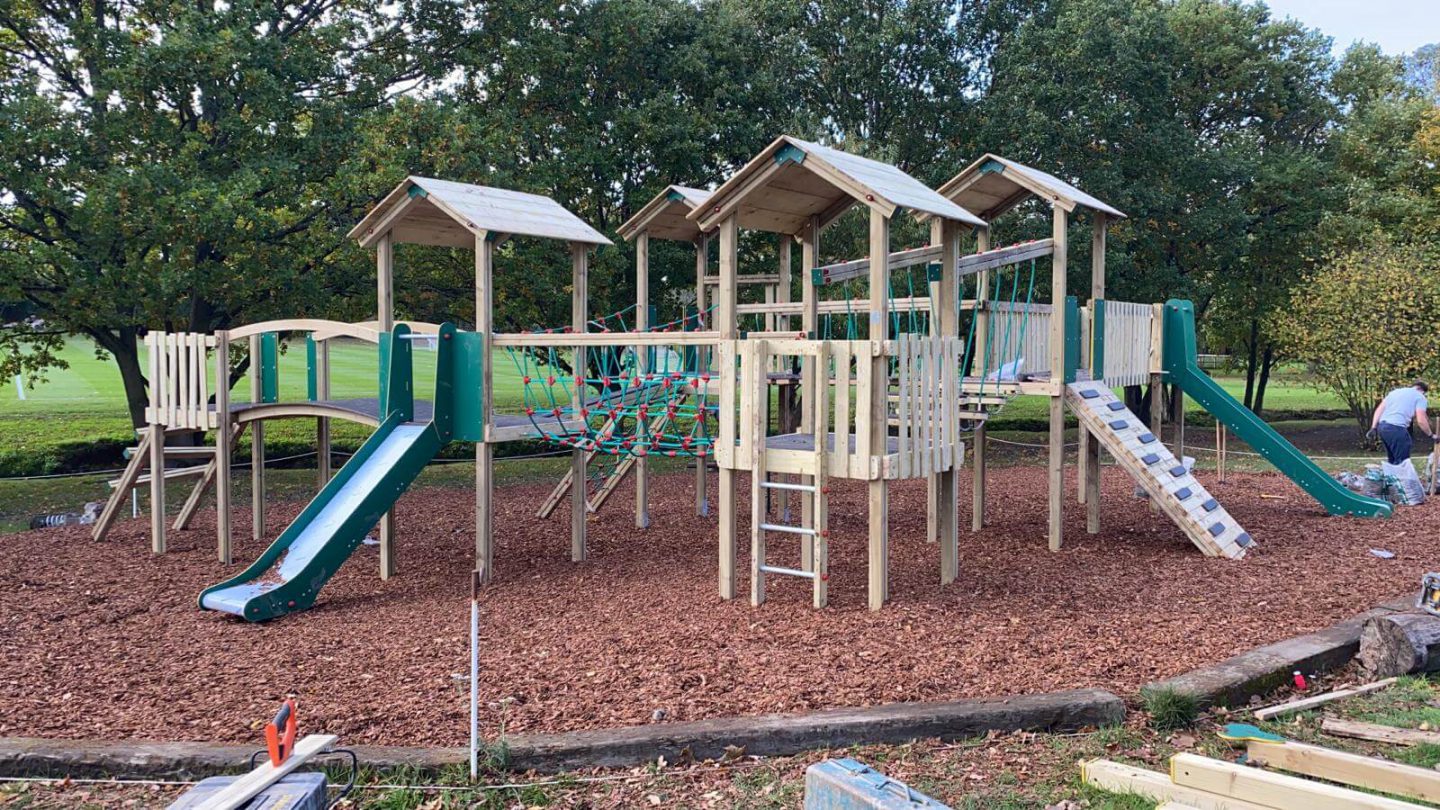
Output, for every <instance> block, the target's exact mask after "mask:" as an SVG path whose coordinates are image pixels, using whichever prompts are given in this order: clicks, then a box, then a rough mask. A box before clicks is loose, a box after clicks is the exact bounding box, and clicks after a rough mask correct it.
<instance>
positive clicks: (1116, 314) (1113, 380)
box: [1103, 301, 1154, 387]
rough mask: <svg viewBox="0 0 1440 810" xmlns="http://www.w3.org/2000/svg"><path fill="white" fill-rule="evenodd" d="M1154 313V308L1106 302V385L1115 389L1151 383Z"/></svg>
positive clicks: (1148, 305) (1143, 305) (1104, 372)
mask: <svg viewBox="0 0 1440 810" xmlns="http://www.w3.org/2000/svg"><path fill="white" fill-rule="evenodd" d="M1153 318H1154V309H1153V307H1152V306H1151V305H1150V304H1131V303H1127V302H1125V301H1106V302H1105V336H1104V337H1105V368H1104V370H1103V374H1104V376H1105V382H1106V383H1108V384H1109V385H1111V386H1113V387H1118V386H1122V385H1143V384H1145V383H1147V382H1149V380H1150V354H1151V348H1152V347H1151V341H1152V339H1153V338H1152V330H1151V321H1152V319H1153Z"/></svg>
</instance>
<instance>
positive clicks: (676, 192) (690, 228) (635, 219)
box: [619, 183, 710, 242]
mask: <svg viewBox="0 0 1440 810" xmlns="http://www.w3.org/2000/svg"><path fill="white" fill-rule="evenodd" d="M708 199H710V192H708V191H706V190H704V189H700V188H691V187H690V186H681V185H675V184H673V183H672V184H671V185H668V186H666V187H665V188H664V189H663V190H662V191H661V192H660V193H659V194H656V195H655V196H654V197H652V198H651V199H650V201H649V202H647V203H645V205H643V206H641V208H640V210H639V211H636V212H635V215H634V216H632V217H630V218H629V219H627V220H625V222H624V223H623V224H621V225H620V228H619V233H620V238H621V239H624V240H626V241H629V240H631V239H634V238H635V236H636V235H637V234H639V233H640V232H641V231H645V232H647V233H649V234H650V236H651V237H654V238H657V239H672V240H675V241H677V242H693V241H694V240H696V239H698V238H700V235H701V233H702V232H701V230H700V226H699V225H697V224H696V223H694V222H692V221H690V220H688V219H686V216H687V215H688V214H689V213H690V212H691V211H692V210H694V209H696V208H698V207H700V206H702V205H704V204H705V201H706V200H708Z"/></svg>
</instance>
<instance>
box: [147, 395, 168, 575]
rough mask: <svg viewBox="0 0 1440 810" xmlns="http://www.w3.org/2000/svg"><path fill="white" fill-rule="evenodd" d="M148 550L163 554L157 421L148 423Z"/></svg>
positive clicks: (161, 430)
mask: <svg viewBox="0 0 1440 810" xmlns="http://www.w3.org/2000/svg"><path fill="white" fill-rule="evenodd" d="M151 380H152V383H153V381H154V378H153V377H152V378H151ZM152 418H153V419H157V420H158V419H159V418H160V417H159V416H158V415H157V416H155V417H152ZM150 550H151V551H152V552H154V553H156V554H164V553H165V426H164V425H162V424H160V423H159V422H158V421H152V422H151V423H150Z"/></svg>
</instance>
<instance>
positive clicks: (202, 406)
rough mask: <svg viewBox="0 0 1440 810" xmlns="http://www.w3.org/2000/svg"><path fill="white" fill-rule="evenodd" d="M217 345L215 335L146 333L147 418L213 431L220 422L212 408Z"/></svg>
mask: <svg viewBox="0 0 1440 810" xmlns="http://www.w3.org/2000/svg"><path fill="white" fill-rule="evenodd" d="M215 345H216V344H215V337H214V336H213V335H202V334H197V333H191V332H179V333H174V332H171V333H167V332H158V331H156V332H150V333H148V334H146V335H145V346H146V350H147V351H148V353H149V383H150V390H149V401H148V403H147V404H146V406H145V421H147V422H148V423H150V424H152V425H161V426H163V427H165V428H168V429H176V428H179V429H187V430H210V429H212V428H214V427H216V425H217V424H219V422H218V416H217V415H216V414H215V413H214V412H213V411H212V410H211V408H210V380H209V374H210V365H211V363H210V352H211V350H212V349H214V348H215Z"/></svg>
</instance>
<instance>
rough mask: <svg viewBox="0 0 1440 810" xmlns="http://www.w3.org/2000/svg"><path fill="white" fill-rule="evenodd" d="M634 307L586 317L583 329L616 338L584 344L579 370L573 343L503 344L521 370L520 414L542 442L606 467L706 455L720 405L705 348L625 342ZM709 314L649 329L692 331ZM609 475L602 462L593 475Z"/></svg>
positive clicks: (565, 330)
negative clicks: (601, 459) (580, 371)
mask: <svg viewBox="0 0 1440 810" xmlns="http://www.w3.org/2000/svg"><path fill="white" fill-rule="evenodd" d="M634 309H635V307H634V305H631V306H630V307H627V308H625V309H623V310H620V311H619V312H615V313H611V314H609V315H605V316H602V317H600V318H596V319H593V320H591V321H590V322H589V323H588V329H587V333H588V334H596V333H607V332H613V333H616V336H617V337H616V340H617V342H616V343H615V344H613V345H603V346H587V347H585V348H584V358H583V359H584V369H585V374H584V375H577V374H576V373H575V371H574V369H575V365H574V363H573V360H574V356H573V355H574V351H573V350H572V349H563V348H554V347H507V352H508V354H509V357H510V359H511V362H513V363H514V364H515V369H516V371H517V372H518V373H519V376H520V381H521V385H522V391H523V395H524V408H525V415H526V416H527V417H528V418H529V420H530V424H531V425H532V426H533V427H534V429H535V430H536V432H538V433H539V434H540V435H541V436H542V437H543V438H544V439H546V440H547V441H549V442H552V443H554V444H557V445H561V446H563V447H570V448H572V449H577V450H584V451H587V452H590V453H592V454H594V455H597V456H608V457H611V458H612V461H611V464H610V467H614V466H617V465H618V464H620V463H622V462H623V460H624V459H625V458H627V457H639V456H647V455H663V456H668V457H672V458H673V457H677V456H684V457H701V458H703V457H705V456H708V455H710V454H711V453H712V452H713V448H714V434H715V430H714V428H715V427H716V420H717V419H718V418H719V406H718V405H713V404H710V400H711V396H710V394H711V383H712V380H713V379H714V375H713V374H712V373H711V371H710V369H709V362H708V358H707V357H706V356H705V351H704V348H703V347H694V346H690V347H681V349H682V350H681V351H680V352H676V351H674V350H672V349H670V348H668V347H665V346H651V345H646V346H625V345H623V341H624V338H623V335H624V334H625V333H628V332H630V331H631V330H630V329H629V328H628V325H629V324H628V323H627V318H626V315H627V314H629V313H631V312H632V311H633V310H634ZM707 314H708V312H700V313H692V314H690V315H687V316H686V317H684V318H680V319H678V320H675V321H670V322H668V323H663V324H659V325H657V326H654V327H651V328H650V329H648V330H646V331H648V332H679V331H694V330H697V329H700V328H703V326H704V322H705V320H706V316H707ZM572 331H573V330H572V329H570V328H568V327H567V328H559V329H543V330H535V332H536V333H550V334H557V333H559V334H566V333H570V332H572ZM608 476H609V471H607V468H606V467H604V466H603V465H602V466H601V467H600V468H599V469H597V470H596V471H595V472H594V473H592V477H594V478H597V479H599V480H604V479H605V478H607V477H608ZM591 483H592V484H593V483H594V482H591Z"/></svg>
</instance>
